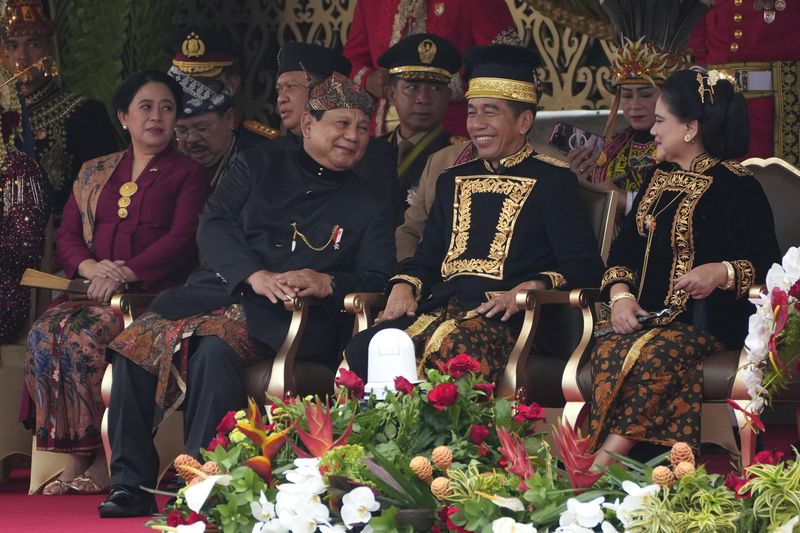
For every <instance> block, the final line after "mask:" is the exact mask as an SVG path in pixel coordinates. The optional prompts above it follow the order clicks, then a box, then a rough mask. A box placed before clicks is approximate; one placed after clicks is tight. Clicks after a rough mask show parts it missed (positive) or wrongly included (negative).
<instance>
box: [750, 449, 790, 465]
mask: <svg viewBox="0 0 800 533" xmlns="http://www.w3.org/2000/svg"><path fill="white" fill-rule="evenodd" d="M781 458H783V452H778V451H775V452H772V451H770V450H764V451H761V452H758V453H757V454H756V455H755V457H753V464H764V465H776V464H778V462H779V461H780V460H781Z"/></svg>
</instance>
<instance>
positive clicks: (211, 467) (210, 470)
mask: <svg viewBox="0 0 800 533" xmlns="http://www.w3.org/2000/svg"><path fill="white" fill-rule="evenodd" d="M200 471H201V472H203V473H205V474H208V475H209V476H216V475H217V474H219V473H220V472H221V470H220V468H219V465H218V464H217V462H216V461H209V462H207V463H205V464H203V466H201V467H200Z"/></svg>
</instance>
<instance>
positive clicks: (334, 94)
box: [306, 72, 374, 115]
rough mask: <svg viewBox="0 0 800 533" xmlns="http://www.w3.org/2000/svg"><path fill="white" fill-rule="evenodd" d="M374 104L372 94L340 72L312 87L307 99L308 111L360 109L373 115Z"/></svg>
mask: <svg viewBox="0 0 800 533" xmlns="http://www.w3.org/2000/svg"><path fill="white" fill-rule="evenodd" d="M373 106H374V101H373V100H372V96H371V95H370V94H369V93H368V92H367V91H366V90H364V89H362V88H361V87H359V86H358V85H357V84H356V83H355V82H354V81H353V80H351V79H350V78H348V77H346V76H344V75H343V74H340V73H338V72H334V73H333V74H332V75H331V77H330V78H328V79H326V80H325V81H323V82H322V83H320V84H319V85H317V86H316V87H314V88H313V89H311V95H310V96H309V98H308V100H307V101H306V110H307V111H330V110H331V109H360V110H361V111H363V112H364V113H366V114H367V115H371V114H372V109H373Z"/></svg>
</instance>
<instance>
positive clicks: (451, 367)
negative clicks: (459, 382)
mask: <svg viewBox="0 0 800 533" xmlns="http://www.w3.org/2000/svg"><path fill="white" fill-rule="evenodd" d="M480 371H481V364H480V363H479V362H478V361H476V360H475V359H473V358H472V357H470V356H468V355H467V354H465V353H460V354H458V355H457V356H455V357H453V358H451V359H449V360H448V361H447V373H448V374H450V375H451V376H453V379H458V378H460V377H461V376H463V375H464V374H465V373H467V372H480Z"/></svg>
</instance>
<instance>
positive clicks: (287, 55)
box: [278, 42, 351, 78]
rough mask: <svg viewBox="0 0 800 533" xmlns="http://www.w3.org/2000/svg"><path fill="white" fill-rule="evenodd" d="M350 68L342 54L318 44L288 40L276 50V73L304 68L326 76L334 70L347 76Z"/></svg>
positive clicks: (348, 62)
mask: <svg viewBox="0 0 800 533" xmlns="http://www.w3.org/2000/svg"><path fill="white" fill-rule="evenodd" d="M350 68H351V65H350V61H349V60H348V59H347V58H346V57H344V56H343V55H342V54H340V53H338V52H335V51H334V50H331V49H330V48H326V47H324V46H320V45H318V44H311V43H300V42H288V43H284V44H283V46H281V49H280V51H279V52H278V74H283V73H284V72H292V71H295V70H304V71H306V72H309V73H314V74H320V75H322V76H324V77H326V78H327V77H329V76H330V75H331V74H333V73H334V72H338V73H340V74H344V75H345V76H349V75H350Z"/></svg>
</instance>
